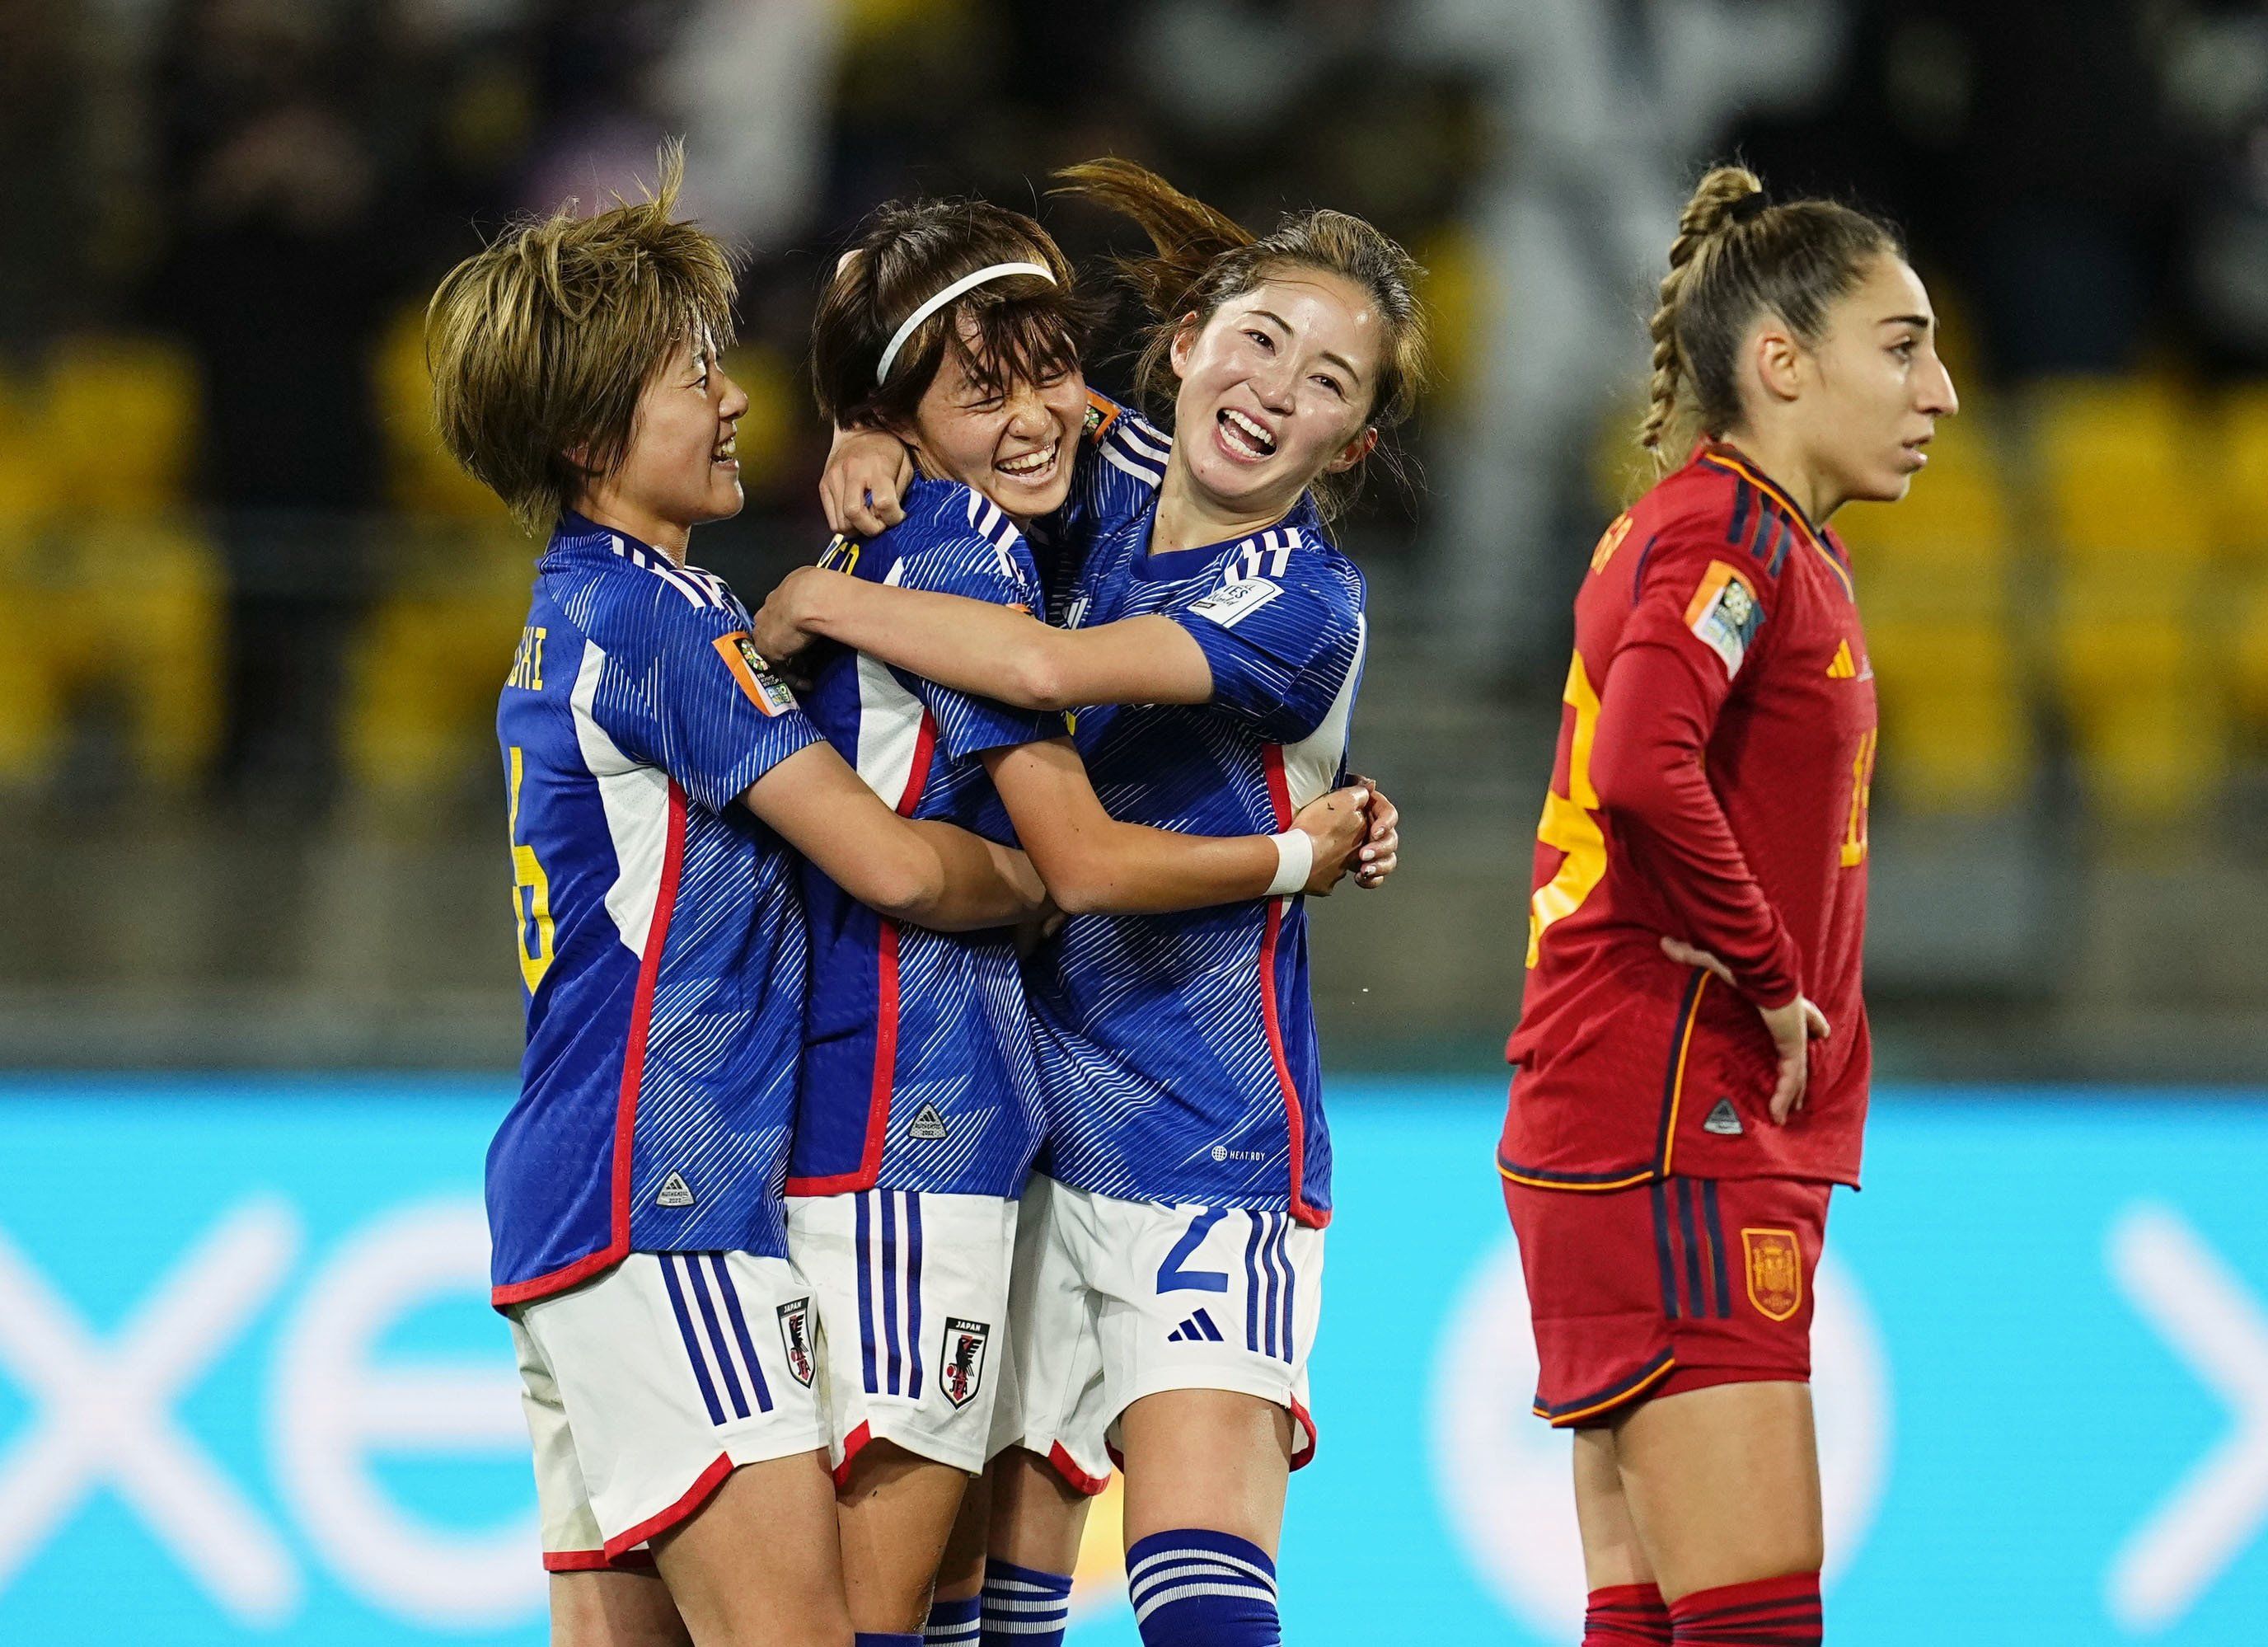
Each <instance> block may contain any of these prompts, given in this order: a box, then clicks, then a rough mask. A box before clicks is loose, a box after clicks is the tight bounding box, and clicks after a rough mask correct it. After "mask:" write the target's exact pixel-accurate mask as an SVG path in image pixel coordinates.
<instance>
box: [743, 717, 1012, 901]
mask: <svg viewBox="0 0 2268 1647" xmlns="http://www.w3.org/2000/svg"><path fill="white" fill-rule="evenodd" d="M741 800H742V801H743V803H744V804H746V806H747V809H748V810H749V811H751V812H753V813H755V815H756V816H757V817H759V818H761V819H762V820H763V822H764V823H767V824H769V825H770V827H771V828H772V829H773V830H775V831H777V832H778V834H779V835H780V837H781V838H783V839H784V840H785V841H786V842H787V844H788V845H789V846H792V847H794V848H795V849H796V850H797V851H798V852H799V853H802V854H803V855H804V856H805V857H806V858H808V859H810V860H811V861H812V863H813V864H814V865H815V866H816V867H817V868H819V870H820V872H821V874H823V875H826V876H827V877H828V879H829V880H831V881H833V882H834V883H836V885H837V886H840V887H841V888H842V889H843V890H844V891H846V892H848V893H850V894H851V897H855V898H857V899H858V901H859V902H860V903H862V904H864V905H866V906H867V907H868V908H869V909H871V910H873V911H874V912H876V913H877V914H881V915H887V916H888V917H889V918H890V919H892V920H902V921H906V922H909V923H910V924H912V925H914V926H917V927H932V928H934V929H935V930H937V931H939V932H974V931H982V930H983V929H985V928H987V927H1009V926H1013V925H1015V924H1016V923H1017V922H1019V921H1021V920H1026V919H1027V918H1028V917H1030V916H1031V915H1033V914H1035V912H1038V911H1039V910H1040V909H1041V907H1042V905H1044V903H1045V901H1046V897H1047V889H1046V888H1045V887H1044V886H1042V884H1041V883H1040V877H1039V875H1038V873H1037V872H1036V871H1035V869H1034V868H1032V865H1031V862H1030V860H1028V859H1027V858H1026V857H1025V856H1024V854H1023V853H1020V852H1017V851H1015V850H1014V849H1013V848H1011V847H1006V846H999V845H998V844H997V843H995V842H992V841H989V840H986V839H984V838H983V837H982V836H978V835H972V834H970V833H969V832H968V831H966V830H961V829H956V828H954V826H953V825H952V824H950V823H917V822H915V821H913V820H911V819H908V818H902V817H900V816H898V815H897V814H896V813H895V812H894V811H892V810H891V809H889V808H888V807H887V806H885V805H884V804H883V803H882V800H881V797H880V796H879V795H877V794H875V793H874V792H873V790H872V789H870V788H868V787H866V782H865V779H862V778H860V777H859V776H858V773H857V772H853V771H851V768H850V767H849V766H848V765H847V764H844V762H843V757H841V756H840V755H838V754H836V752H835V750H834V748H833V747H832V746H831V745H829V744H826V743H814V744H811V745H810V746H808V747H807V748H806V749H803V750H799V751H797V752H796V753H795V754H793V755H791V756H789V757H787V759H785V760H784V761H782V762H780V763H779V764H778V765H777V766H775V767H773V768H772V769H771V770H770V772H766V773H765V774H764V775H763V776H762V778H759V779H757V780H756V781H755V783H754V784H752V785H750V786H749V787H748V790H747V794H745V795H743V796H742V797H741Z"/></svg>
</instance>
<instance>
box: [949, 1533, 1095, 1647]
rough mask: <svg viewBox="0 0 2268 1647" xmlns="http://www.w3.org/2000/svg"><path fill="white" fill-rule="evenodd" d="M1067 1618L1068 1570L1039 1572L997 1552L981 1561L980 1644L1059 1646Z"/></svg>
mask: <svg viewBox="0 0 2268 1647" xmlns="http://www.w3.org/2000/svg"><path fill="white" fill-rule="evenodd" d="M932 1616H934V1614H932ZM1070 1622H1071V1575H1070V1574H1069V1573H1043V1572H1041V1571H1040V1570H1038V1569H1036V1568H1032V1567H1019V1566H1017V1565H1016V1563H1015V1562H1004V1561H1002V1560H1001V1559H1000V1558H999V1557H998V1556H997V1555H995V1556H993V1557H992V1558H991V1559H990V1560H989V1561H987V1562H985V1563H984V1637H983V1647H1063V1638H1064V1626H1065V1625H1067V1624H1069V1623H1070Z"/></svg>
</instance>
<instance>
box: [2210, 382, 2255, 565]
mask: <svg viewBox="0 0 2268 1647" xmlns="http://www.w3.org/2000/svg"><path fill="white" fill-rule="evenodd" d="M2219 479H2220V484H2219V486H2218V487H2217V489H2216V490H2217V494H2218V495H2217V496H2216V498H2215V499H2214V501H2215V504H2216V505H2217V508H2216V510H2215V515H2214V523H2215V527H2216V529H2217V532H2218V535H2219V536H2220V542H2221V543H2222V545H2223V546H2224V547H2226V548H2228V549H2230V550H2235V552H2236V553H2237V554H2239V555H2242V557H2244V558H2246V559H2248V560H2250V561H2253V562H2256V563H2260V564H2268V382H2263V383H2254V384H2250V385H2249V386H2247V387H2246V388H2241V389H2236V390H2233V391H2232V392H2231V393H2230V394H2229V395H2227V396H2226V397H2225V399H2224V400H2223V402H2222V404H2221V461H2220V476H2219Z"/></svg>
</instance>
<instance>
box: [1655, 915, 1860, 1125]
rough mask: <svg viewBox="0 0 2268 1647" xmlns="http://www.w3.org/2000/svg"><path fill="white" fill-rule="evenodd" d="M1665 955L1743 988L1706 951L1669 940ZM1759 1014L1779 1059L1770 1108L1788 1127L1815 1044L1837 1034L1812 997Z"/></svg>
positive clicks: (1802, 1093) (1764, 1009)
mask: <svg viewBox="0 0 2268 1647" xmlns="http://www.w3.org/2000/svg"><path fill="white" fill-rule="evenodd" d="M1661 952H1662V953H1663V954H1664V955H1666V956H1668V957H1669V958H1670V959H1671V960H1673V961H1675V962H1676V963H1677V964H1679V965H1680V966H1697V967H1700V968H1701V969H1702V970H1703V971H1709V972H1714V973H1715V974H1716V975H1717V977H1718V979H1719V980H1720V981H1721V982H1722V983H1723V984H1724V985H1725V986H1726V987H1727V988H1728V989H1735V990H1737V989H1739V988H1740V985H1739V984H1738V983H1736V982H1734V979H1733V969H1732V968H1730V967H1729V966H1727V965H1726V964H1724V962H1722V961H1721V960H1719V959H1718V958H1717V956H1713V955H1712V954H1711V953H1710V952H1709V951H1708V950H1706V949H1696V948H1694V946H1693V945H1691V944H1690V943H1683V942H1679V941H1678V940H1677V939H1675V938H1667V937H1666V938H1664V939H1663V940H1662V941H1661ZM1756 1011H1757V1012H1758V1014H1759V1015H1761V1016H1763V1018H1764V1029H1765V1030H1766V1031H1768V1032H1769V1033H1770V1034H1771V1038H1772V1050H1773V1051H1774V1052H1776V1053H1777V1054H1778V1058H1779V1080H1778V1082H1776V1083H1775V1084H1774V1086H1773V1088H1772V1095H1771V1103H1770V1104H1768V1105H1767V1106H1766V1107H1767V1109H1768V1110H1769V1112H1770V1113H1771V1119H1772V1125H1773V1126H1786V1125H1787V1119H1788V1117H1789V1116H1791V1115H1793V1114H1794V1113H1795V1112H1797V1111H1798V1110H1800V1109H1801V1108H1802V1107H1803V1100H1804V1098H1805V1097H1806V1095H1807V1093H1808V1089H1809V1087H1810V1084H1811V1043H1812V1042H1814V1041H1823V1040H1825V1039H1826V1038H1828V1037H1829V1036H1830V1035H1832V1034H1833V1033H1834V1032H1835V1031H1834V1029H1833V1027H1832V1026H1831V1025H1830V1024H1829V1023H1828V1022H1827V1015H1826V1014H1825V1013H1823V1012H1822V1011H1820V1009H1819V1008H1817V1007H1816V1006H1815V1005H1814V1004H1813V1003H1812V1001H1811V998H1810V997H1809V996H1808V995H1798V996H1796V998H1795V999H1794V1000H1793V1001H1788V1002H1786V1003H1785V1004H1784V1005H1781V1006H1778V1007H1758V1008H1756Z"/></svg>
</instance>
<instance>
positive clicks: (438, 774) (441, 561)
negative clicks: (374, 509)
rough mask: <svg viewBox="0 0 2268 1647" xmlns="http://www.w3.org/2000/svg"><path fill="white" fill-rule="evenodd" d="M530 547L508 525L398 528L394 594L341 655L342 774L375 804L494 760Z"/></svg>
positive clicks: (445, 782) (419, 795)
mask: <svg viewBox="0 0 2268 1647" xmlns="http://www.w3.org/2000/svg"><path fill="white" fill-rule="evenodd" d="M535 554H536V550H535V546H534V543H531V542H530V541H529V540H528V539H527V537H525V536H523V535H521V534H520V533H519V530H518V529H517V528H514V527H512V526H511V525H510V524H509V523H508V522H507V523H504V524H503V525H501V526H487V527H467V526H440V527H431V528H423V529H421V530H415V531H411V530H405V531H404V533H403V535H402V539H401V542H400V543H398V544H397V545H396V546H395V547H394V549H393V550H392V551H391V561H392V565H393V568H394V579H393V588H392V591H391V592H390V593H389V594H388V595H387V597H386V599H385V600H384V601H382V602H380V603H379V606H378V608H377V609H376V610H375V611H374V612H373V613H372V616H371V617H370V620H369V622H368V624H366V626H365V629H364V631H363V633H362V634H361V635H360V636H359V637H358V638H357V641H356V643H355V646H354V648H353V652H352V654H351V655H350V661H349V668H348V680H347V694H346V711H345V714H344V717H343V721H342V737H343V739H344V742H345V757H346V767H347V770H348V772H349V774H350V777H351V779H353V780H354V782H355V783H356V784H357V786H358V787H360V789H361V790H362V792H363V793H364V794H366V795H369V796H371V797H372V798H373V799H375V800H377V801H380V802H383V803H404V802H407V803H415V802H416V801H421V800H423V799H425V798H428V797H431V796H432V795H436V794H444V793H446V792H447V791H448V790H450V789H451V788H453V787H455V786H457V785H458V784H459V783H460V781H461V780H462V779H463V778H464V776H465V774H466V773H467V772H468V771H469V770H471V769H472V768H473V767H474V766H475V764H477V763H478V762H479V761H480V760H482V759H484V758H493V757H494V755H495V745H494V743H493V742H491V741H490V726H491V724H492V723H493V721H494V719H495V715H496V702H497V689H498V687H499V686H500V685H501V684H502V683H503V681H504V675H505V673H506V672H507V671H508V670H509V669H510V668H511V667H512V651H513V647H514V646H515V645H516V644H517V642H518V640H519V631H520V626H521V624H522V623H523V622H524V621H525V620H526V617H527V590H528V575H529V568H530V566H531V565H533V563H534V558H535Z"/></svg>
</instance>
